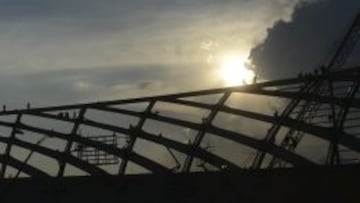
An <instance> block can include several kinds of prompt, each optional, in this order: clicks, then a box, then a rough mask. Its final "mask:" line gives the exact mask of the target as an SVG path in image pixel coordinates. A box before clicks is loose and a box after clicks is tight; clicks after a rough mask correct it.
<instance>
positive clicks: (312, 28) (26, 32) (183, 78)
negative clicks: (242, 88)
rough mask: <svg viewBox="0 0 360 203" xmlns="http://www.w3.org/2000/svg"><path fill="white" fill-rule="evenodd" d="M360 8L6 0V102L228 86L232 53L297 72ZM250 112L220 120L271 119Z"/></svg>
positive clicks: (348, 0)
mask: <svg viewBox="0 0 360 203" xmlns="http://www.w3.org/2000/svg"><path fill="white" fill-rule="evenodd" d="M359 8H360V1H358V0H221V1H219V0H152V1H149V0H132V1H125V0H103V1H95V0H72V1H68V0H63V1H56V0H0V62H1V66H0V72H1V74H0V92H1V95H0V104H6V105H7V109H14V108H25V106H26V104H27V103H28V102H31V106H32V107H40V106H47V105H61V104H70V103H79V102H95V101H101V100H110V99H122V98H129V97H143V96H149V95H158V94H166V93H176V92H182V91H194V90H199V89H208V88H218V87H224V86H227V85H228V84H226V79H224V78H223V77H222V75H221V68H222V64H221V61H222V58H223V57H224V56H229V55H230V56H231V55H236V56H239V57H240V58H241V59H242V60H243V61H242V62H244V63H246V68H247V69H250V70H251V71H254V72H255V73H256V75H257V76H258V78H259V79H260V80H272V79H280V78H286V77H296V75H297V74H298V73H299V72H305V71H311V70H312V69H313V68H314V67H317V66H319V65H321V64H325V63H326V62H327V61H328V60H329V58H330V57H331V55H332V54H333V52H334V51H335V50H336V47H337V46H338V44H339V42H340V39H341V38H342V37H343V35H344V33H345V31H346V29H347V28H348V27H349V25H350V23H351V20H352V19H353V17H354V16H355V14H356V12H357V11H358V10H359ZM359 53H360V51H359V48H357V49H356V50H355V53H354V55H353V56H352V58H351V59H350V62H349V63H348V64H347V65H353V64H356V63H357V62H358V61H356V59H357V58H359V57H358V56H359ZM255 97H256V96H255ZM255 97H249V98H244V97H242V98H241V99H240V100H236V103H241V104H242V105H243V107H244V106H245V107H246V108H247V109H250V108H251V107H253V108H254V109H257V110H259V111H260V112H267V113H270V114H272V111H273V108H269V102H268V101H265V100H264V99H256V98H255ZM254 100H255V101H254ZM239 101H240V102H239ZM270 103H271V101H270ZM265 108H266V109H267V110H266V111H265V110H264V109H265ZM173 110H174V111H176V109H173ZM195 113H196V112H195ZM244 120H245V119H243V120H241V121H239V120H232V119H230V120H227V119H225V118H223V119H222V120H221V119H220V120H219V121H218V122H220V123H221V121H223V122H226V124H223V125H228V126H235V128H238V129H237V130H239V129H240V128H241V129H240V130H242V131H244V129H243V126H245V125H248V126H251V127H252V128H251V129H250V131H251V132H250V134H262V135H263V134H264V132H266V130H267V129H268V127H269V126H263V127H261V128H257V127H253V126H252V125H255V126H256V125H257V124H253V123H254V122H255V121H251V122H252V123H251V124H252V125H250V124H248V123H249V121H244ZM240 124H241V125H240ZM154 125H155V124H154ZM159 125H160V124H157V125H156V128H158V127H159ZM151 127H153V126H151V125H150V127H149V128H151ZM163 129H165V130H166V129H168V130H169V128H168V127H164V128H163ZM261 130H264V132H261V133H260V132H254V131H261ZM216 139H218V138H212V140H210V141H211V142H218V141H217V140H216ZM214 140H215V141H214ZM210 141H209V142H210ZM225 141H226V140H223V141H221V142H223V143H222V144H223V146H224V145H225V144H224V143H225ZM308 143H309V142H308ZM140 146H143V145H140ZM229 146H233V145H232V143H230V144H229ZM227 149H234V150H235V148H232V147H227ZM308 149H309V147H307V150H308ZM316 149H317V146H314V147H313V149H312V151H311V153H312V154H314V153H313V152H314V151H315V152H317V151H316ZM224 152H225V153H228V152H229V151H227V150H225V151H224ZM229 153H230V152H229ZM233 154H235V155H237V154H239V152H236V153H233ZM234 159H235V158H234Z"/></svg>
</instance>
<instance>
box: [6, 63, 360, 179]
mask: <svg viewBox="0 0 360 203" xmlns="http://www.w3.org/2000/svg"><path fill="white" fill-rule="evenodd" d="M316 82H322V83H330V84H331V85H330V86H329V87H331V89H322V90H321V91H311V92H309V93H307V92H304V91H303V89H304V88H308V86H309V85H311V84H314V83H316ZM359 82H360V67H354V68H347V69H341V70H336V71H332V72H323V73H319V74H317V75H314V74H313V75H308V76H306V77H297V78H290V79H284V80H276V81H268V82H262V83H256V84H251V85H245V86H238V87H229V88H219V89H210V90H203V91H194V92H186V93H179V94H170V95H163V96H154V97H144V98H135V99H125V100H114V101H105V102H96V103H86V104H76V105H65V106H55V107H44V108H31V107H30V105H28V108H26V109H23V110H6V109H5V108H4V109H3V111H2V112H1V113H0V119H1V120H0V126H1V129H0V130H1V136H0V142H1V143H2V145H1V147H2V152H3V153H2V154H1V155H0V162H1V170H0V175H1V177H2V178H4V177H6V176H7V175H6V174H7V171H8V170H9V171H10V169H15V170H16V171H17V175H19V173H20V172H22V173H24V174H27V175H29V176H32V177H39V176H41V177H51V176H54V177H62V176H65V175H67V174H65V171H66V167H67V166H69V165H71V166H73V167H75V168H78V169H80V170H81V171H84V172H85V173H87V174H88V175H106V174H113V175H123V174H126V173H127V172H129V171H130V172H131V170H132V169H128V168H129V164H130V163H134V164H136V165H138V166H140V167H141V168H144V169H145V170H146V171H148V172H151V173H176V172H191V171H194V168H198V169H199V168H201V170H237V169H240V168H249V167H251V163H252V162H254V161H255V160H256V157H257V156H256V152H257V151H261V152H264V154H265V155H264V157H265V158H264V159H263V161H262V162H261V164H260V166H261V167H265V168H266V167H288V166H292V167H302V166H312V165H325V164H356V163H358V162H359V158H360V156H359V151H360V139H359V137H360V93H359ZM234 95H237V96H239V97H238V98H237V99H235V100H234V99H233V98H234V97H235V96H234ZM242 95H255V96H262V100H264V101H274V99H275V100H276V99H278V100H276V101H278V102H277V103H278V104H279V106H280V107H284V108H285V107H286V106H287V104H288V103H289V102H291V101H293V100H294V99H297V100H298V102H297V104H296V105H294V106H293V107H292V108H291V110H286V108H285V110H284V111H286V113H277V111H279V110H276V111H272V112H271V113H270V114H269V113H265V112H261V111H260V112H259V111H251V110H249V108H247V107H241V106H240V107H238V106H237V107H234V106H232V105H231V104H230V102H229V101H230V100H232V101H233V102H232V103H235V104H236V103H239V102H240V101H241V98H242V97H245V96H242ZM194 98H195V99H194ZM204 98H205V99H204ZM239 99H240V100H239ZM255 100H256V99H254V101H255ZM258 100H259V99H258ZM251 101H252V100H251ZM240 103H241V102H240ZM309 103H311V105H310V106H313V107H314V108H313V109H311V108H310V109H307V110H306V111H307V113H306V114H305V116H304V112H303V108H302V107H303V106H304V105H307V106H309ZM161 106H162V107H161ZM167 107H168V110H164V109H166V108H167ZM315 107H316V108H315ZM184 108H191V109H193V110H192V112H198V111H199V112H202V113H201V114H199V115H200V116H199V118H201V119H198V120H195V119H193V116H187V115H185V116H184V111H185V110H184ZM169 109H170V110H169ZM284 111H282V112H284ZM169 112H170V113H171V115H170V114H169ZM314 112H316V113H314ZM334 112H336V113H335V114H334ZM300 113H301V115H302V116H301V117H299V116H298V115H300ZM223 115H227V116H230V117H231V118H233V117H236V118H239V122H240V123H241V122H242V119H247V120H251V121H253V122H261V123H263V124H264V126H266V127H263V128H264V131H263V132H264V134H262V135H260V134H259V133H257V136H253V135H250V134H247V133H246V132H245V131H243V130H242V127H239V128H237V130H232V127H234V126H235V127H236V125H239V126H240V124H239V123H238V124H237V123H236V122H235V123H234V122H232V123H230V124H226V122H225V124H219V123H221V121H224V117H223ZM331 115H338V116H337V117H336V118H334V117H332V116H331ZM106 116H108V117H107V119H103V118H105V117H106ZM100 118H101V119H100ZM54 122H55V123H61V125H60V124H50V123H54ZM151 122H156V123H155V124H153V125H150V124H149V123H151ZM265 124H266V125H265ZM62 125H66V126H67V127H62ZM161 125H168V126H171V127H164V128H161V127H160V126H161ZM149 126H150V127H149ZM174 126H175V127H176V128H181V129H185V130H186V131H191V132H194V133H193V134H191V135H188V134H187V135H186V136H188V137H186V138H181V139H175V138H174V137H179V136H183V134H184V131H181V130H174V129H173V128H172V127H174ZM274 126H276V128H284V129H286V132H288V131H294V132H296V133H297V135H298V136H297V137H294V136H292V137H291V138H289V136H286V132H285V133H282V132H281V130H277V132H276V133H275V135H274V137H272V138H271V139H268V138H267V137H266V135H267V134H268V132H269V131H271V130H272V129H273V128H274ZM252 128H254V126H252ZM86 129H88V130H87V132H88V133H85V131H86ZM149 129H153V130H149ZM154 129H155V130H154ZM161 129H163V131H162V130H161ZM155 131H156V132H155ZM104 134H109V135H111V136H113V137H116V140H119V141H118V142H119V143H116V144H114V143H107V142H104V141H101V139H95V138H96V136H98V137H99V135H104ZM209 136H211V137H216V138H221V139H222V140H226V141H229V142H231V145H229V146H231V148H232V149H233V148H242V147H245V148H248V149H251V150H252V151H251V150H250V152H249V153H247V154H246V153H245V152H244V154H241V153H239V152H235V153H233V154H231V153H230V152H229V153H227V150H230V148H228V149H227V148H226V147H225V148H215V150H210V148H211V146H209V145H207V144H206V143H205V141H204V140H205V139H206V138H207V137H209ZM92 137H93V138H92ZM306 137H309V138H316V140H320V142H321V143H325V144H324V145H317V148H316V151H314V152H313V155H314V154H317V153H319V151H321V150H323V151H326V153H325V154H324V155H323V159H321V160H319V159H317V160H316V159H315V160H314V159H312V155H310V156H308V155H304V154H303V151H297V147H298V146H299V144H301V143H302V142H304V146H305V149H307V148H306V146H307V144H309V142H306V141H303V140H304V138H306ZM143 142H146V143H151V144H154V146H156V147H157V148H159V149H160V148H164V149H166V150H165V152H166V153H167V155H170V157H171V159H170V160H172V162H171V161H169V160H168V161H167V162H162V161H161V160H160V159H161V158H160V157H157V156H155V157H152V156H153V155H154V154H156V152H154V151H153V149H152V148H150V147H146V146H145V145H143V144H142V143H143ZM121 143H122V144H121ZM290 143H292V144H291V145H290ZM312 143H316V142H310V145H311V144H312ZM212 144H213V145H214V144H215V145H216V144H217V143H212ZM79 146H81V149H79ZM334 146H335V147H336V149H337V151H336V153H337V155H336V159H337V160H338V161H336V162H329V161H327V160H328V159H329V157H330V159H331V157H332V156H333V154H331V153H330V154H329V153H328V151H331V152H333V150H330V149H332V148H334ZM320 147H321V148H323V149H320ZM84 148H92V149H95V150H97V151H99V152H102V153H105V154H108V155H111V156H113V157H114V158H115V159H116V160H119V164H116V163H117V162H114V163H112V164H110V165H102V164H101V163H100V162H91V161H89V160H88V159H84V157H81V156H78V152H79V150H82V149H84ZM21 150H25V151H21ZM219 151H224V152H225V153H224V154H225V155H224V154H223V155H221V153H218V152H219ZM21 154H22V156H20V155H21ZM163 154H164V153H163ZM229 154H230V155H229ZM245 154H246V155H245ZM35 155H38V156H41V157H45V158H50V159H51V160H56V161H55V164H52V165H50V164H47V162H45V161H44V160H42V159H32V156H35ZM241 156H242V157H246V159H247V160H248V161H246V162H245V161H242V162H241V163H240V162H237V159H238V157H241ZM239 159H240V158H239ZM174 163H175V166H174ZM249 163H250V164H249ZM107 167H113V168H112V169H109V168H107ZM114 167H115V169H114ZM70 175H71V174H70Z"/></svg>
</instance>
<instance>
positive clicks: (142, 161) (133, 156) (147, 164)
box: [0, 121, 169, 173]
mask: <svg viewBox="0 0 360 203" xmlns="http://www.w3.org/2000/svg"><path fill="white" fill-rule="evenodd" d="M0 125H3V126H8V127H12V126H13V125H14V124H13V123H8V122H4V121H0ZM18 127H19V129H22V130H27V131H32V132H36V133H40V134H43V135H47V136H49V137H58V138H60V139H64V140H69V139H72V140H73V142H78V143H81V144H84V145H87V146H91V147H94V148H97V149H99V150H103V151H105V152H107V153H109V154H113V155H116V156H118V157H120V158H123V157H124V156H125V151H124V150H123V149H119V148H116V147H114V146H111V145H106V144H103V143H101V142H97V141H93V140H90V139H87V138H84V137H81V136H79V135H75V136H69V135H68V134H63V133H60V132H56V131H52V130H46V129H41V128H37V127H33V126H29V125H25V124H19V125H18ZM129 160H131V161H133V162H135V163H137V164H138V165H140V166H143V167H144V168H146V169H148V170H150V171H152V172H154V173H169V169H168V168H166V167H164V166H162V165H160V164H158V163H156V162H154V161H152V160H149V159H147V158H145V157H143V156H141V155H139V154H137V153H135V152H132V153H130V155H129Z"/></svg>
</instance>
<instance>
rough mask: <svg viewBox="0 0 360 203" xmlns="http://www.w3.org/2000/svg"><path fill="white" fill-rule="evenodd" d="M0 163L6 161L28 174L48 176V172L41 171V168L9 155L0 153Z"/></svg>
mask: <svg viewBox="0 0 360 203" xmlns="http://www.w3.org/2000/svg"><path fill="white" fill-rule="evenodd" d="M0 163H6V164H7V165H10V166H12V167H14V168H16V169H18V170H20V171H22V172H24V173H26V174H28V175H31V176H32V177H39V178H40V177H42V178H44V177H50V175H49V174H47V173H45V172H43V171H42V170H40V169H37V168H35V167H33V166H31V165H29V164H26V163H24V162H22V161H19V160H17V159H15V158H13V157H11V156H6V155H0Z"/></svg>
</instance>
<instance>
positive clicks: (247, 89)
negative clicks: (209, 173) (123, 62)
mask: <svg viewBox="0 0 360 203" xmlns="http://www.w3.org/2000/svg"><path fill="white" fill-rule="evenodd" d="M359 72H360V67H351V68H346V69H342V70H338V71H334V72H331V73H328V75H325V76H322V77H320V78H321V79H324V80H329V79H331V80H341V78H342V77H344V76H349V77H351V76H352V75H355V76H356V74H355V73H357V74H359ZM313 78H315V77H313ZM352 78H353V80H356V79H357V78H356V77H352ZM345 79H347V78H345ZM308 80H309V79H304V78H289V79H282V80H274V81H266V82H262V83H256V84H250V85H246V86H236V87H225V88H217V89H210V90H200V91H193V92H185V93H177V94H168V95H160V96H151V97H142V98H134V99H123V100H112V101H104V102H94V103H83V104H73V105H63V106H52V107H42V108H32V109H23V110H11V111H3V112H0V116H2V115H13V114H18V113H34V112H47V111H64V110H72V109H80V108H95V107H103V106H109V105H120V104H131V103H141V102H149V101H150V100H162V99H170V98H172V99H174V98H185V97H195V96H204V95H212V94H220V93H224V92H226V91H230V92H243V93H255V94H260V92H259V90H261V88H266V87H277V86H284V85H294V84H302V83H304V82H306V81H308ZM310 80H311V78H310ZM262 91H263V90H262ZM265 93H267V92H265ZM269 94H270V95H269V96H282V95H276V94H273V93H272V92H270V93H269ZM280 94H282V93H280ZM311 96H313V95H311ZM284 97H287V98H293V95H284ZM325 101H326V100H325Z"/></svg>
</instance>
